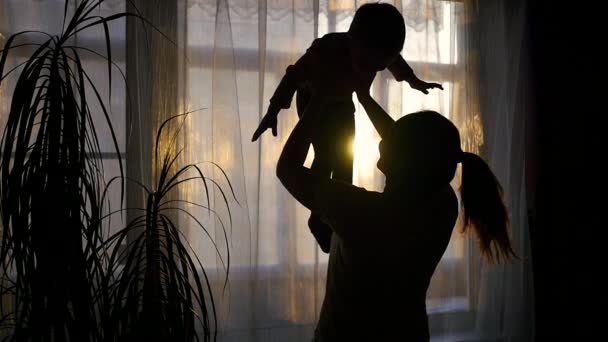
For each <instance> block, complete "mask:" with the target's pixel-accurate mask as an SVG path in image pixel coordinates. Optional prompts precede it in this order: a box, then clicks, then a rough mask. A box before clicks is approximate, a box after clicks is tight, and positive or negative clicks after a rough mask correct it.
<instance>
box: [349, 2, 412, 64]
mask: <svg viewBox="0 0 608 342" xmlns="http://www.w3.org/2000/svg"><path fill="white" fill-rule="evenodd" d="M348 32H349V33H350V34H351V35H353V36H354V37H356V38H357V39H360V40H361V41H363V42H364V43H365V44H367V46H368V47H369V48H372V49H374V50H376V51H378V52H382V53H384V54H388V55H396V54H399V52H400V51H401V49H403V43H404V42H405V21H404V20H403V16H402V15H401V13H400V12H399V10H397V8H395V6H393V5H391V4H387V3H368V4H364V5H362V6H361V7H359V9H357V11H356V12H355V17H354V18H353V21H352V22H351V24H350V28H349V29H348Z"/></svg>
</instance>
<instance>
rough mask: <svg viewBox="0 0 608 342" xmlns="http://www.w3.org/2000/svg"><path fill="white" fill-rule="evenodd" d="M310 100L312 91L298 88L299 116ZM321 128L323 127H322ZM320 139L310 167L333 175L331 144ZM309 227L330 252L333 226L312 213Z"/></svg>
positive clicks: (323, 248)
mask: <svg viewBox="0 0 608 342" xmlns="http://www.w3.org/2000/svg"><path fill="white" fill-rule="evenodd" d="M309 101H310V92H309V91H308V90H307V89H306V88H303V89H298V92H297V94H296V108H297V110H298V116H299V117H302V114H304V110H305V109H306V106H307V105H308V102H309ZM320 128H321V127H320ZM315 140H319V141H313V144H312V146H313V149H314V152H315V157H314V159H313V162H312V165H311V167H310V169H311V171H312V172H313V173H314V174H316V175H321V176H326V177H330V176H331V171H332V167H331V164H332V163H331V159H332V153H331V145H326V143H325V140H326V139H315ZM308 227H309V228H310V231H311V233H312V235H313V236H314V237H315V240H317V243H318V244H319V246H320V247H321V250H322V251H323V252H325V253H329V247H330V245H331V234H332V230H331V228H330V227H329V226H328V225H327V224H325V223H324V222H323V221H321V217H320V216H318V215H316V214H315V213H312V212H311V213H310V218H309V219H308Z"/></svg>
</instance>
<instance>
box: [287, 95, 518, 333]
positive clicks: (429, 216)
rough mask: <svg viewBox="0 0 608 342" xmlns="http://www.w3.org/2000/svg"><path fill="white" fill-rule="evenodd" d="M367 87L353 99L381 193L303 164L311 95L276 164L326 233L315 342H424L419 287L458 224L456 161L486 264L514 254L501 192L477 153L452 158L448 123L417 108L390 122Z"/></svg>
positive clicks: (456, 151)
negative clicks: (369, 136) (374, 152)
mask: <svg viewBox="0 0 608 342" xmlns="http://www.w3.org/2000/svg"><path fill="white" fill-rule="evenodd" d="M368 89H369V88H368V87H366V89H365V90H363V91H357V97H358V98H359V101H360V103H361V104H362V105H363V106H364V108H365V110H366V111H367V113H368V115H369V117H370V119H371V120H372V123H373V124H374V126H375V127H376V130H377V131H378V132H379V134H380V136H381V138H382V141H381V142H380V146H379V148H380V159H379V161H378V165H377V166H378V169H379V170H380V171H381V172H382V173H384V175H385V176H386V183H385V187H384V191H383V192H374V191H367V190H365V189H363V188H359V187H356V186H353V185H351V184H347V183H343V182H340V181H338V180H333V179H330V178H329V177H320V176H316V175H314V174H312V173H311V172H310V170H309V169H307V168H306V167H304V166H303V164H304V160H305V158H306V154H307V152H308V149H309V147H310V144H311V135H312V132H313V131H314V128H315V127H314V126H315V122H316V121H317V118H316V114H317V113H318V112H320V111H319V108H321V106H323V103H321V102H319V101H318V100H316V99H315V98H314V96H313V99H312V100H311V102H310V104H309V106H308V108H307V110H306V113H305V114H304V115H303V117H302V118H301V119H300V121H299V122H298V124H297V125H296V127H295V128H294V130H293V132H292V133H291V135H290V137H289V139H288V140H287V142H286V144H285V147H284V148H283V152H282V154H281V157H280V159H279V162H278V165H277V176H278V178H279V179H280V180H281V182H282V183H283V185H284V186H285V188H287V190H288V191H289V192H290V193H291V194H292V195H293V196H294V197H295V198H296V199H297V200H298V201H299V202H300V203H302V204H303V205H304V206H306V207H307V208H308V209H310V210H312V211H313V212H318V213H320V214H321V216H322V217H323V219H324V220H325V222H327V223H328V224H329V225H330V226H331V227H332V229H333V231H334V233H335V234H334V238H333V239H332V242H331V248H330V257H329V265H328V270H327V284H326V294H325V300H324V302H323V307H322V309H321V315H320V319H319V322H318V324H317V328H316V331H315V339H314V341H317V342H319V341H323V342H326V341H428V340H429V328H428V321H427V314H426V307H425V298H426V290H427V288H428V285H429V282H430V279H431V276H432V274H433V272H434V270H435V267H436V266H437V263H438V262H439V260H440V259H441V256H442V255H443V253H444V252H445V249H446V247H447V245H448V242H449V240H450V237H451V234H452V229H453V227H454V225H455V222H456V219H457V217H458V201H457V198H456V195H455V193H454V191H453V190H452V188H451V186H450V181H451V180H452V178H453V177H454V173H455V171H456V166H457V164H458V163H462V187H461V195H462V206H463V208H462V209H463V213H464V228H465V229H466V228H468V227H472V228H473V229H474V231H475V233H476V235H477V237H478V238H479V241H480V249H481V252H482V255H484V256H485V257H486V258H487V259H489V261H497V260H498V261H499V260H500V258H501V256H503V257H505V258H506V259H509V258H510V257H512V256H514V253H513V249H512V248H511V244H510V240H509V236H508V232H507V227H508V218H507V213H506V209H505V206H504V204H503V202H502V189H501V187H500V185H499V184H498V182H497V180H496V178H495V176H494V174H493V173H492V171H491V170H490V169H489V167H488V166H487V164H486V163H485V162H484V161H483V160H482V159H481V158H480V157H479V156H477V155H475V154H472V153H467V152H462V151H461V149H460V137H459V133H458V130H457V129H456V127H455V126H454V125H453V124H452V123H451V122H450V121H449V120H448V119H446V118H444V117H443V116H442V115H440V114H438V113H436V112H430V111H425V112H418V113H413V114H410V115H406V116H405V117H403V118H401V119H399V120H398V121H397V122H394V121H393V120H392V119H391V117H390V116H389V115H388V114H387V113H386V112H385V111H384V110H383V109H382V108H381V107H380V106H379V105H378V104H377V103H376V102H375V101H374V100H373V99H372V98H371V97H370V95H369V91H368Z"/></svg>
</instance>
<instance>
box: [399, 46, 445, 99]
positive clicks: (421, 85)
mask: <svg viewBox="0 0 608 342" xmlns="http://www.w3.org/2000/svg"><path fill="white" fill-rule="evenodd" d="M387 69H388V70H389V71H390V72H391V73H392V74H393V76H395V79H396V80H397V81H399V82H401V81H406V82H407V83H409V85H410V87H412V88H413V89H416V90H419V91H421V92H423V93H425V94H428V93H429V91H428V90H429V89H433V88H439V89H441V90H443V87H442V86H441V84H439V83H427V82H425V81H423V80H421V79H419V78H418V77H417V76H416V74H415V73H414V70H413V69H412V68H411V67H410V66H409V65H408V64H407V62H406V61H405V59H403V57H401V55H398V56H397V58H396V59H395V61H393V62H392V63H391V64H389V66H388V67H387Z"/></svg>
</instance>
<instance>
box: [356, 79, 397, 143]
mask: <svg viewBox="0 0 608 342" xmlns="http://www.w3.org/2000/svg"><path fill="white" fill-rule="evenodd" d="M357 99H358V100H359V103H361V105H363V108H364V109H365V112H366V113H367V116H368V117H369V119H370V120H371V122H372V124H373V125H374V127H375V128H376V131H378V134H380V137H381V138H383V139H384V138H386V137H387V134H388V132H389V131H390V130H391V129H392V128H393V126H394V124H395V120H393V118H391V116H390V115H389V114H388V113H387V112H385V111H384V109H382V107H380V105H379V104H378V103H377V102H376V100H374V99H373V98H372V97H371V96H370V95H369V91H368V90H359V91H357Z"/></svg>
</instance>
